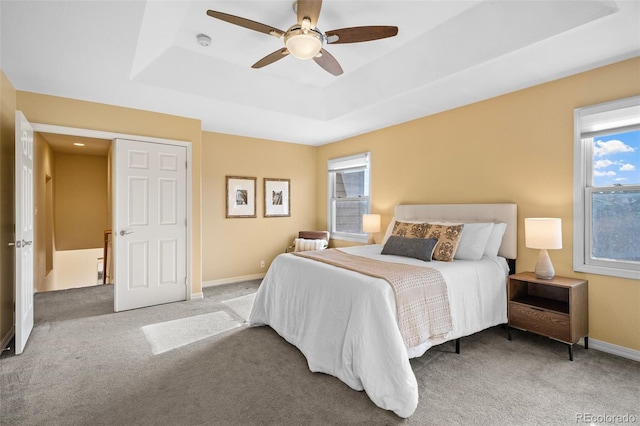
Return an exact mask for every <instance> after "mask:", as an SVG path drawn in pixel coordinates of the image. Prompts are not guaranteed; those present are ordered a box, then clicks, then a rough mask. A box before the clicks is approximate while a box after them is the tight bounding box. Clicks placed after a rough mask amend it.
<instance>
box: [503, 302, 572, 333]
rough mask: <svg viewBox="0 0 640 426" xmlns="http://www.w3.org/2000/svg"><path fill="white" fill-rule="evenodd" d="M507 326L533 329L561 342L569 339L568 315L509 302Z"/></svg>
mask: <svg viewBox="0 0 640 426" xmlns="http://www.w3.org/2000/svg"><path fill="white" fill-rule="evenodd" d="M509 309H510V312H509V326H510V327H515V328H522V329H524V330H527V331H533V332H535V333H538V334H542V335H544V336H547V337H551V338H553V339H557V340H561V341H563V342H570V341H571V327H570V326H569V315H565V314H561V313H556V312H550V311H546V310H544V309H539V308H534V307H530V306H524V305H520V304H518V303H513V302H511V303H509Z"/></svg>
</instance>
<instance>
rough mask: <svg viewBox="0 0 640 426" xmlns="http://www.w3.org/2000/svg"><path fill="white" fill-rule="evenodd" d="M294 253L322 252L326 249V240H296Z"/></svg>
mask: <svg viewBox="0 0 640 426" xmlns="http://www.w3.org/2000/svg"><path fill="white" fill-rule="evenodd" d="M294 244H295V248H294V251H296V252H298V251H309V250H324V249H326V248H327V240H307V239H304V238H296V239H295V240H294Z"/></svg>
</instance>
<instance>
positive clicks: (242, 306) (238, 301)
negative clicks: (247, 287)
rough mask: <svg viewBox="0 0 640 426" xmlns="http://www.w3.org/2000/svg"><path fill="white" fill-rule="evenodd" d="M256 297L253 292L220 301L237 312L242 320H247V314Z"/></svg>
mask: <svg viewBox="0 0 640 426" xmlns="http://www.w3.org/2000/svg"><path fill="white" fill-rule="evenodd" d="M255 298H256V294H255V293H251V294H247V295H245V296H240V297H236V298H234V299H229V300H224V301H223V302H222V303H224V304H225V305H227V306H228V307H229V308H230V309H231V310H232V311H233V312H235V313H236V314H238V315H239V316H240V317H242V319H244V322H248V321H249V314H250V313H251V308H252V307H253V301H254V300H255Z"/></svg>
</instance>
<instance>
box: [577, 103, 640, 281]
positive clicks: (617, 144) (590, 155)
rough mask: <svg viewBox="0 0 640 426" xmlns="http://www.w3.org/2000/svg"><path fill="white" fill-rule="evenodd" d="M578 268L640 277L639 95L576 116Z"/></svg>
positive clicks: (578, 110) (600, 272) (591, 107)
mask: <svg viewBox="0 0 640 426" xmlns="http://www.w3.org/2000/svg"><path fill="white" fill-rule="evenodd" d="M574 127H575V145H574V189H573V191H574V206H573V214H574V221H573V223H574V224H573V227H574V228H573V269H574V270H576V271H580V272H590V273H594V274H602V275H611V276H617V277H623V278H633V279H640V96H635V97H632V98H627V99H621V100H618V101H613V102H607V103H605V104H599V105H593V106H589V107H585V108H578V109H576V110H575V113H574Z"/></svg>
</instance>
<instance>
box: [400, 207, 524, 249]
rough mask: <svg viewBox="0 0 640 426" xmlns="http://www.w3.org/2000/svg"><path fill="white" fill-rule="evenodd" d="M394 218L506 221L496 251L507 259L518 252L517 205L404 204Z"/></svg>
mask: <svg viewBox="0 0 640 426" xmlns="http://www.w3.org/2000/svg"><path fill="white" fill-rule="evenodd" d="M395 218H396V220H420V221H423V220H424V221H425V222H428V221H430V220H431V221H434V222H436V221H438V222H468V223H471V222H494V223H506V224H507V229H506V231H505V233H504V236H503V237H502V244H501V245H500V250H499V251H498V254H499V255H500V256H502V257H504V258H507V259H516V257H517V255H518V206H517V204H512V203H501V204H404V205H398V206H396V210H395Z"/></svg>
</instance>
